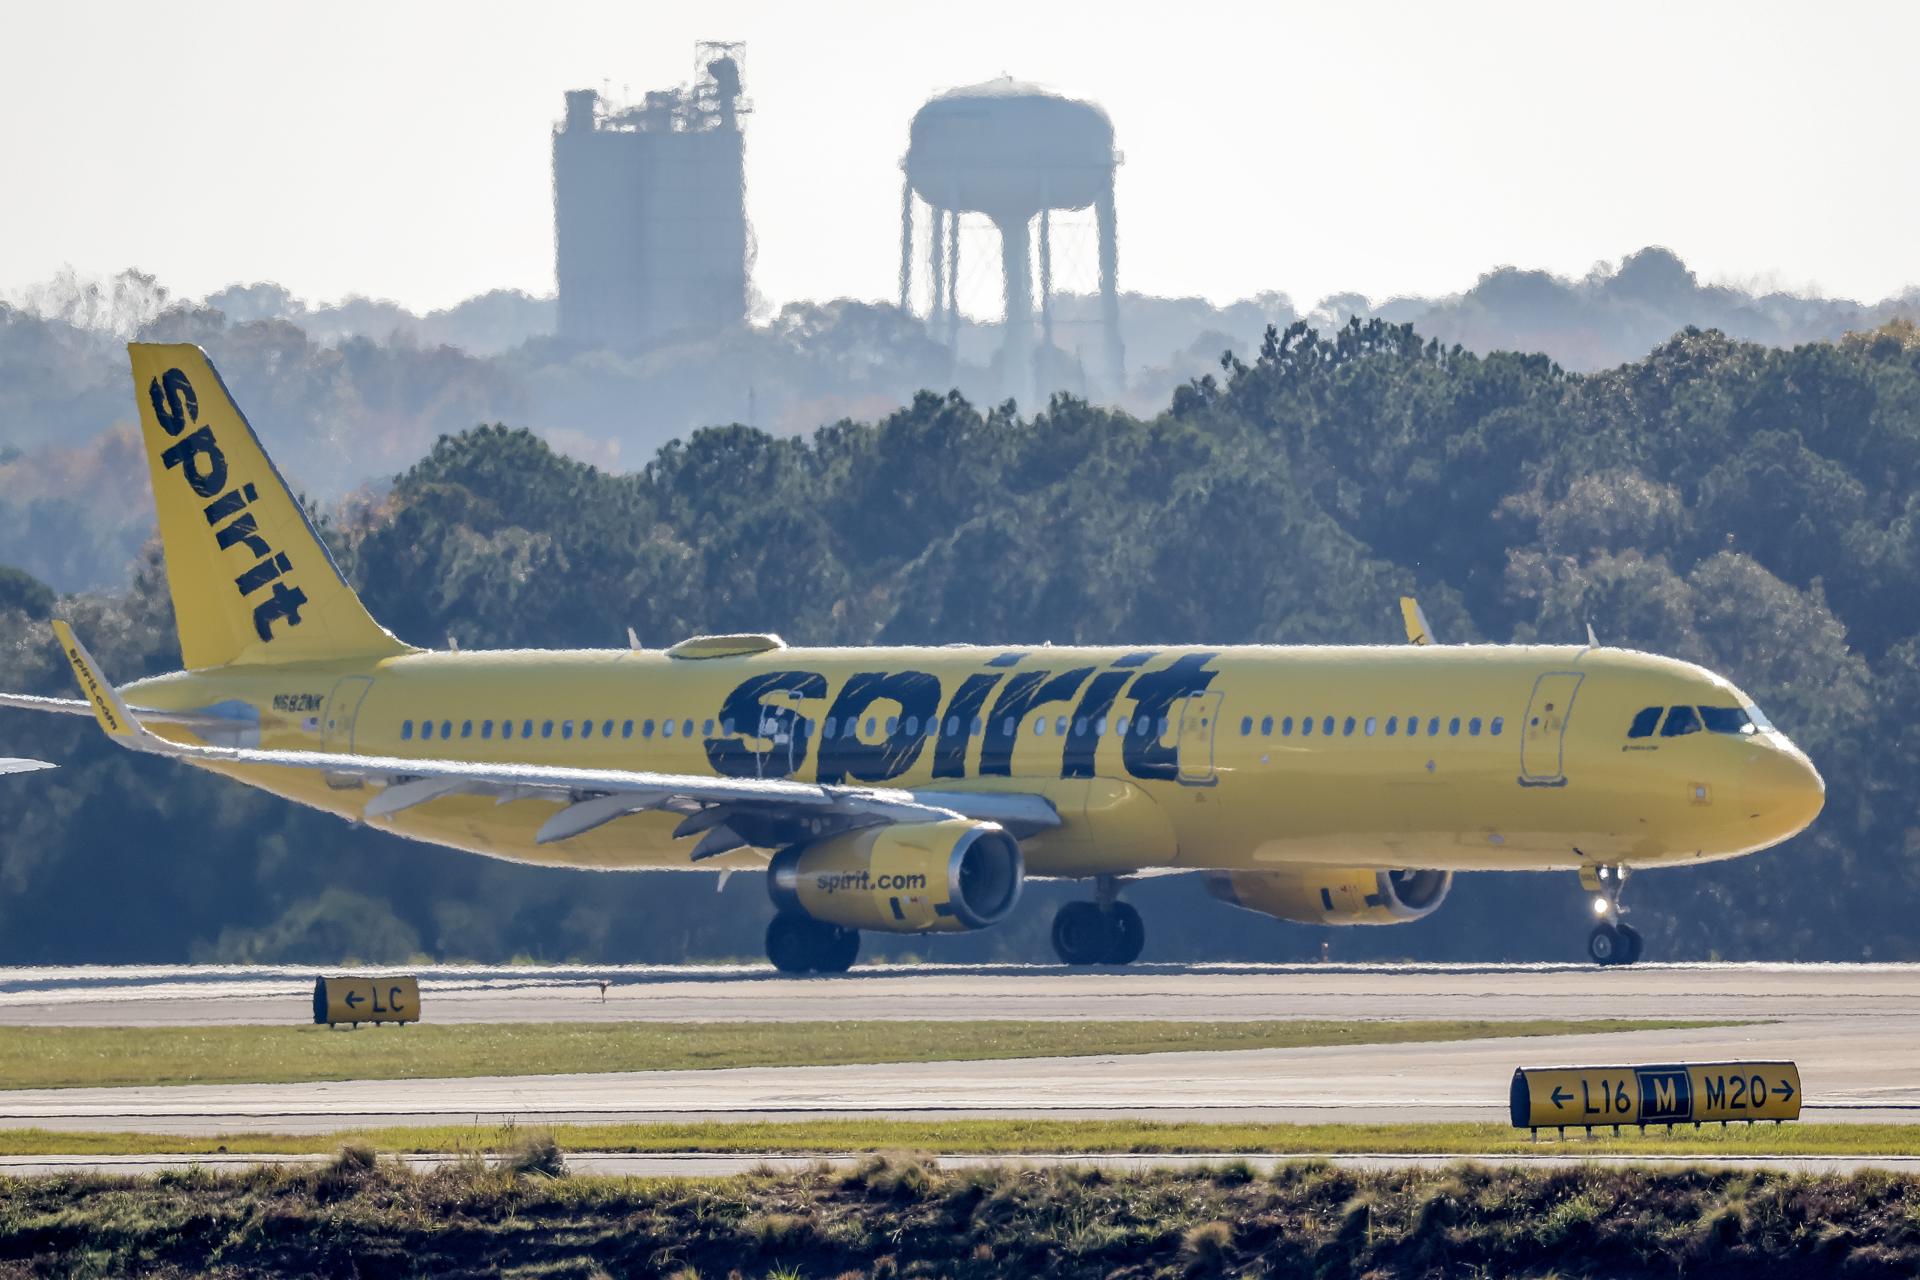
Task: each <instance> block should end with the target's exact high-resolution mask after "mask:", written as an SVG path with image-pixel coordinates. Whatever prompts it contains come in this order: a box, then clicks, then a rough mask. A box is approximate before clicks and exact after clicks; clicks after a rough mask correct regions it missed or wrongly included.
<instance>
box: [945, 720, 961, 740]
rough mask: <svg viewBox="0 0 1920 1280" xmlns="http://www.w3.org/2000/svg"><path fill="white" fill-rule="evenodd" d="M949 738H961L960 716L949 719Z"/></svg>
mask: <svg viewBox="0 0 1920 1280" xmlns="http://www.w3.org/2000/svg"><path fill="white" fill-rule="evenodd" d="M947 736H948V737H949V738H957V737H959V736H960V717H959V716H948V717H947Z"/></svg>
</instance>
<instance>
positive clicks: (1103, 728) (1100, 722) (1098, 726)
mask: <svg viewBox="0 0 1920 1280" xmlns="http://www.w3.org/2000/svg"><path fill="white" fill-rule="evenodd" d="M1093 736H1094V737H1096V738H1104V737H1106V736H1107V718H1106V717H1105V716H1101V717H1099V718H1098V719H1096V720H1095V721H1094V722H1093Z"/></svg>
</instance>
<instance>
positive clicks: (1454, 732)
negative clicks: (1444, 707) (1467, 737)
mask: <svg viewBox="0 0 1920 1280" xmlns="http://www.w3.org/2000/svg"><path fill="white" fill-rule="evenodd" d="M1447 732H1448V734H1450V735H1451V736H1453V737H1456V738H1457V737H1459V736H1460V717H1459V716H1455V717H1454V718H1453V719H1451V720H1449V721H1447Z"/></svg>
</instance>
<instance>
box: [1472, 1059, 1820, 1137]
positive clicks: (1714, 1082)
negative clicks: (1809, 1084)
mask: <svg viewBox="0 0 1920 1280" xmlns="http://www.w3.org/2000/svg"><path fill="white" fill-rule="evenodd" d="M1508 1101H1509V1104H1510V1107H1511V1109H1512V1116H1513V1124H1514V1127H1515V1128H1518V1129H1566V1128H1572V1127H1575V1126H1580V1127H1584V1128H1589V1129H1590V1128H1593V1127H1594V1126H1595V1125H1606V1124H1611V1125H1623V1124H1634V1125H1649V1124H1700V1123H1703V1122H1706V1121H1712V1120H1718V1121H1721V1122H1723V1123H1724V1122H1726V1121H1729V1120H1749V1121H1751V1120H1798V1119H1799V1118H1800V1069H1799V1068H1798V1067H1797V1066H1795V1065H1794V1064H1793V1063H1791V1062H1707V1063H1670V1064H1667V1065H1664V1066H1651V1067H1521V1068H1519V1069H1518V1070H1516V1071H1515V1072H1514V1073H1513V1087H1512V1090H1511V1091H1510V1093H1509V1095H1508Z"/></svg>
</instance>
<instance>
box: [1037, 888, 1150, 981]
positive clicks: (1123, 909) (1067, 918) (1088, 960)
mask: <svg viewBox="0 0 1920 1280" xmlns="http://www.w3.org/2000/svg"><path fill="white" fill-rule="evenodd" d="M1119 893H1120V881H1119V880H1118V878H1116V877H1114V876H1099V877H1097V878H1096V879H1095V880H1094V895H1095V900H1094V901H1092V902H1069V903H1068V904H1067V905H1066V906H1064V907H1061V908H1060V910H1059V911H1058V912H1056V913H1055V914H1054V917H1053V949H1054V951H1055V952H1056V953H1057V954H1058V955H1059V957H1060V959H1061V961H1062V962H1063V963H1065V964H1132V963H1133V962H1134V961H1135V960H1138V959H1139V958H1140V948H1142V947H1144V946H1145V945H1146V944H1147V927H1146V925H1144V924H1143V923H1141V920H1140V913H1139V912H1138V911H1135V910H1134V909H1133V907H1132V906H1131V905H1129V904H1127V903H1125V902H1121V901H1120V900H1119Z"/></svg>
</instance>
